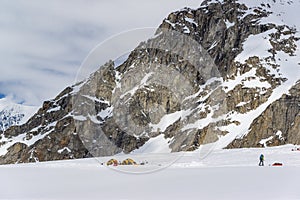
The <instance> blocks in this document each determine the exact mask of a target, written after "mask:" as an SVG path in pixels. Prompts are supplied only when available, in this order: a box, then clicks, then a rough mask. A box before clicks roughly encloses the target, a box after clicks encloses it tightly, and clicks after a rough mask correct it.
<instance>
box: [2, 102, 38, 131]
mask: <svg viewBox="0 0 300 200" xmlns="http://www.w3.org/2000/svg"><path fill="white" fill-rule="evenodd" d="M36 111H37V107H34V106H25V105H21V104H16V103H13V102H12V101H11V100H10V99H8V98H3V99H0V130H1V131H4V130H6V129H8V128H9V127H11V126H14V125H21V124H24V123H26V122H27V120H28V119H29V118H30V117H31V116H32V115H33V114H34V113H35V112H36Z"/></svg>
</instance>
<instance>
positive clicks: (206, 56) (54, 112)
mask: <svg viewBox="0 0 300 200" xmlns="http://www.w3.org/2000/svg"><path fill="white" fill-rule="evenodd" d="M258 2H259V1H249V5H248V4H247V3H248V2H246V3H242V2H239V1H205V2H203V3H202V5H201V6H200V8H198V9H189V8H185V9H182V10H180V11H177V12H173V13H171V14H170V15H169V16H168V17H167V18H166V19H164V20H163V22H162V24H161V25H160V26H159V28H158V30H157V32H156V34H155V36H154V37H153V38H151V39H149V40H148V41H145V42H142V43H141V44H140V45H139V46H138V47H137V48H136V49H134V50H133V51H132V52H131V53H130V55H129V56H128V58H127V60H126V61H125V62H124V63H123V64H121V65H120V66H118V67H116V66H115V65H114V62H112V61H110V62H107V63H106V64H105V65H104V66H102V67H100V68H99V70H98V71H96V72H94V73H93V74H92V75H91V76H90V77H89V78H87V79H86V80H85V81H83V82H81V83H78V84H76V85H74V86H71V87H68V88H66V89H65V90H64V91H63V92H61V93H60V94H59V95H58V96H57V97H56V98H55V99H53V100H50V101H46V102H44V104H43V106H42V108H40V109H39V110H38V112H37V113H36V114H35V115H34V116H33V117H32V118H31V119H29V121H28V122H27V123H25V124H23V125H21V126H14V127H11V128H9V129H8V130H6V131H5V132H4V133H2V134H1V139H0V144H1V146H0V153H1V157H0V162H1V163H15V162H33V161H45V160H57V159H70V158H83V157H89V156H92V155H93V156H107V155H114V154H118V153H130V152H134V151H137V149H138V150H140V151H143V152H151V150H153V148H145V147H149V146H152V147H153V146H154V147H159V148H158V149H161V150H162V151H164V152H177V151H193V150H196V149H198V148H199V146H200V145H205V144H212V143H213V144H215V148H225V147H231V148H235V147H248V146H268V145H281V144H287V143H294V144H299V139H297V138H299V136H298V133H297V131H295V130H298V129H299V126H300V125H299V90H298V89H299V88H298V86H299V82H298V83H297V81H298V80H299V79H300V77H299V64H298V63H299V60H298V58H299V48H298V46H299V35H298V32H297V27H298V26H297V25H296V26H292V25H290V24H285V23H283V22H284V21H285V20H286V19H288V18H287V17H286V16H288V15H284V14H282V16H283V18H282V20H283V21H280V20H275V19H276V17H280V16H279V15H277V13H276V12H277V10H276V9H275V8H277V7H276V6H278V5H280V6H282V7H284V8H285V6H290V4H289V3H287V4H285V3H284V2H283V1H280V3H278V2H276V1H270V3H265V4H261V3H258ZM294 3H298V2H294ZM297 5H298V4H297ZM273 8H274V9H275V10H272V9H273ZM274 15H275V16H276V17H274ZM278 21H279V22H278ZM273 122H274V123H276V125H274V126H273V125H272V126H270V124H272V123H273ZM286 124H289V125H286ZM261 129H263V130H261Z"/></svg>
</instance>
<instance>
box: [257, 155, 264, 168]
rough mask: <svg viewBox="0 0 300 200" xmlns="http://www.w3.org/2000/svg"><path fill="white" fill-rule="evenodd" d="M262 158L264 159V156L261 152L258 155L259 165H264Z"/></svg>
mask: <svg viewBox="0 0 300 200" xmlns="http://www.w3.org/2000/svg"><path fill="white" fill-rule="evenodd" d="M264 160H265V157H264V155H263V154H261V155H260V156H259V164H258V165H259V166H264Z"/></svg>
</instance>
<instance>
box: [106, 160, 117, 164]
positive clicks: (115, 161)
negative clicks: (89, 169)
mask: <svg viewBox="0 0 300 200" xmlns="http://www.w3.org/2000/svg"><path fill="white" fill-rule="evenodd" d="M106 165H107V166H109V165H114V166H116V165H118V161H117V160H116V159H110V160H109V161H107V163H106Z"/></svg>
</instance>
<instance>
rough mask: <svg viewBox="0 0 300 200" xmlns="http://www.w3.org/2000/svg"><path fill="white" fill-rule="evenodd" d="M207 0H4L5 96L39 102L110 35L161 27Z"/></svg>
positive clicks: (1, 90)
mask: <svg viewBox="0 0 300 200" xmlns="http://www.w3.org/2000/svg"><path fill="white" fill-rule="evenodd" d="M200 2H201V0H149V1H145V0H72V1H71V0H64V1H62V0H51V1H42V0H23V1H22V0H20V1H18V0H14V1H11V0H2V1H1V2H0V69H1V71H0V98H1V97H2V96H3V94H4V95H5V96H9V97H10V98H12V99H13V100H14V101H16V102H22V103H24V104H26V105H36V106H39V105H41V103H42V102H43V101H44V100H47V99H51V98H53V97H55V96H56V95H57V94H58V93H59V92H60V91H61V90H63V89H64V88H65V87H66V86H68V85H72V84H73V83H74V81H75V77H76V73H77V71H78V69H79V66H80V64H81V62H82V61H83V60H84V59H85V57H86V56H87V55H88V53H89V52H90V51H91V50H92V49H93V48H94V47H95V46H96V45H97V44H99V43H100V42H103V41H104V40H106V39H107V38H109V37H111V36H113V35H115V34H118V33H120V32H123V31H127V30H130V29H136V28H143V27H157V26H158V25H159V24H160V23H161V21H162V20H163V18H165V17H166V16H167V15H168V14H169V13H170V12H172V11H175V10H179V9H181V8H183V7H185V6H187V7H193V8H196V7H198V6H199V5H200Z"/></svg>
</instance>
